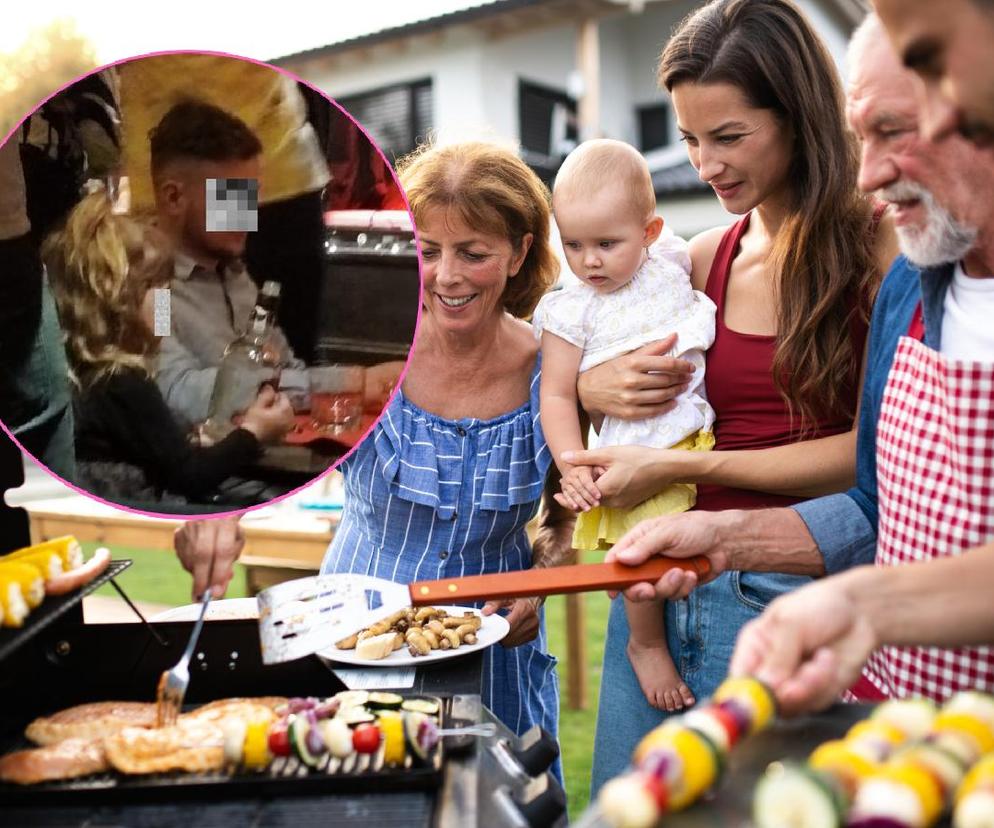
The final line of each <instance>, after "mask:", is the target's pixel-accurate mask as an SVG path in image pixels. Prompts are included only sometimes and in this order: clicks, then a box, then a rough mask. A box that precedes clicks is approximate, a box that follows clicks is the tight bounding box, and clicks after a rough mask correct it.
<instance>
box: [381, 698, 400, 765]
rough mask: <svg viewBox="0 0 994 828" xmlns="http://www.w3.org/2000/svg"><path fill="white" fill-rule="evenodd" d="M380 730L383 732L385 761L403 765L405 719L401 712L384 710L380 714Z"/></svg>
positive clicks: (389, 763) (390, 763)
mask: <svg viewBox="0 0 994 828" xmlns="http://www.w3.org/2000/svg"><path fill="white" fill-rule="evenodd" d="M379 724H380V732H381V733H382V734H383V761H384V763H385V764H387V765H403V764H404V757H405V755H406V753H405V751H404V720H403V719H402V718H401V716H400V714H399V713H393V712H387V711H384V712H383V713H381V714H380V722H379Z"/></svg>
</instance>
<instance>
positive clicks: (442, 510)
mask: <svg viewBox="0 0 994 828" xmlns="http://www.w3.org/2000/svg"><path fill="white" fill-rule="evenodd" d="M539 370H540V364H539V360H536V363H535V368H534V369H533V371H532V378H531V391H530V395H529V401H528V402H527V403H526V404H525V405H523V406H521V407H520V408H517V409H515V410H514V411H509V412H507V413H506V414H502V415H500V416H499V417H495V418H493V419H490V420H478V419H473V418H466V419H460V420H447V419H443V418H441V417H438V416H436V415H434V414H432V413H430V412H428V411H424V410H423V409H421V408H419V407H418V406H416V405H414V404H413V403H412V402H410V401H409V400H407V399H405V398H404V395H403V392H402V391H398V393H397V394H396V396H395V397H394V399H393V401H392V402H391V404H390V405H389V407H388V408H387V410H386V411H385V412H384V414H383V417H382V418H381V420H380V422H379V423H378V424H377V426H376V428H375V429H374V430H373V433H372V434H371V435H370V436H369V437H367V438H366V440H364V441H363V442H362V443H361V444H360V445H359V447H358V448H357V449H356V451H355V453H354V454H352V456H351V457H349V458H348V460H346V461H345V462H344V463H342V465H341V466H340V470H341V471H342V472H343V474H344V475H345V509H344V512H343V514H342V520H341V523H340V524H339V526H338V530H337V532H336V533H335V538H334V540H333V541H332V542H331V546H330V547H329V548H328V552H327V554H326V555H325V558H324V561H323V563H322V565H321V571H322V573H332V572H357V573H363V574H367V575H373V576H375V577H378V578H386V579H389V580H392V581H396V582H399V583H410V582H412V581H419V580H434V579H436V578H448V577H453V576H458V575H482V574H484V573H489V572H503V571H506V570H519V569H527V568H528V567H530V566H531V557H532V550H531V545H530V544H529V542H528V537H527V536H526V534H525V525H526V524H527V523H528V521H529V520H531V518H532V517H533V516H534V515H535V512H536V511H537V509H538V504H539V500H540V498H541V496H542V490H543V488H544V485H545V479H546V475H547V473H548V470H549V464H550V461H551V457H550V455H549V449H548V447H547V446H546V443H545V438H544V436H543V435H542V429H541V425H540V424H539V414H538V400H539ZM555 666H556V659H555V658H553V657H552V656H550V655H549V654H548V648H547V644H546V632H545V620H544V618H543V619H542V624H541V628H540V633H539V636H538V638H537V639H535V640H534V641H532V642H530V643H528V644H524V645H522V646H520V647H513V648H510V649H505V648H504V647H501V646H500V645H497V646H495V647H491V648H489V649H488V650H487V651H486V655H485V658H484V682H483V684H484V687H483V701H484V704H486V705H487V706H488V707H489V708H490V709H491V710H492V711H493V712H494V713H495V714H496V715H497V716H498V717H499V718H500V720H501V721H502V722H504V723H505V724H506V725H507V726H508V727H509V728H510V729H511V730H513V731H514V732H515V733H517V734H519V735H520V734H521V733H523V732H524V731H525V730H527V729H528V728H529V727H531V726H532V725H533V724H536V723H537V724H541V725H542V727H544V728H545V729H546V730H547V731H548V732H549V733H551V734H553V735H556V732H557V725H558V720H559V685H558V681H557V678H556V671H555ZM556 770H557V773H558V763H557V767H556Z"/></svg>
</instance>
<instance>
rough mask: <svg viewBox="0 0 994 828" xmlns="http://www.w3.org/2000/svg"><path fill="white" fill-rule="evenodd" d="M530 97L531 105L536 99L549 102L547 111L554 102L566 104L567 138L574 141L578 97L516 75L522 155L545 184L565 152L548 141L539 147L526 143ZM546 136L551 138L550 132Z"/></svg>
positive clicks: (561, 160) (560, 162)
mask: <svg viewBox="0 0 994 828" xmlns="http://www.w3.org/2000/svg"><path fill="white" fill-rule="evenodd" d="M529 97H531V99H532V100H531V106H534V104H535V103H536V101H537V102H542V101H545V102H548V103H549V106H550V112H551V109H552V108H553V107H554V106H555V105H557V104H559V105H562V106H565V107H566V109H567V112H568V115H569V116H570V119H569V120H568V121H567V130H566V139H567V140H568V141H573V142H574V143H576V142H578V141H579V128H578V121H577V101H576V99H575V98H573V97H572V96H571V95H569V93H567V92H566V91H565V90H563V89H556V88H555V87H553V86H549V85H548V84H544V83H538V82H536V81H533V80H529V79H528V78H523V77H520V76H519V77H518V137H519V140H520V144H521V155H522V158H523V159H524V160H525V163H527V164H528V166H530V167H531V168H532V169H533V170H534V171H535V172H536V173H537V174H538V176H539V177H540V178H541V179H542V180H543V181H545V182H546V183H547V184H548V183H551V181H552V179H553V178H554V177H555V175H556V172H557V171H558V170H559V166H560V165H561V164H562V162H563V158H564V157H565V156H564V154H563V153H562V152H557V151H554V150H555V148H554V147H552V146H550V145H549V144H548V143H546V144H544V145H543V146H541V147H539V146H537V145H531V146H529V139H530V135H529V129H528V124H527V120H528V117H529V115H530V114H531V107H530V105H529ZM550 117H551V115H550ZM550 126H551V125H550ZM548 137H550V138H551V135H549V136H548Z"/></svg>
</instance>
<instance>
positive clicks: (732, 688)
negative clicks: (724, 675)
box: [714, 676, 776, 733]
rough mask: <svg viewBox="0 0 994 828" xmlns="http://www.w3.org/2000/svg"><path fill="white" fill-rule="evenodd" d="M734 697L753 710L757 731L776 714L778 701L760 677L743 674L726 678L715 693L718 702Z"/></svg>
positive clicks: (753, 723)
mask: <svg viewBox="0 0 994 828" xmlns="http://www.w3.org/2000/svg"><path fill="white" fill-rule="evenodd" d="M726 699H732V700H735V701H738V702H743V703H744V704H746V705H747V706H748V707H749V708H750V709H751V710H752V728H751V730H750V731H749V732H750V733H757V732H759V731H760V730H762V729H763V728H765V727H766V726H767V725H768V724H769V723H770V720H771V719H772V718H773V717H774V716H775V715H776V703H775V702H774V701H773V694H772V693H771V692H770V689H769V688H768V687H767V686H766V685H765V684H763V683H762V682H761V681H759V680H758V679H754V678H750V677H746V676H742V677H739V678H730V679H725V680H724V681H723V682H722V683H721V685H720V686H719V687H718V689H717V691H715V694H714V700H715V701H716V702H722V701H725V700H726Z"/></svg>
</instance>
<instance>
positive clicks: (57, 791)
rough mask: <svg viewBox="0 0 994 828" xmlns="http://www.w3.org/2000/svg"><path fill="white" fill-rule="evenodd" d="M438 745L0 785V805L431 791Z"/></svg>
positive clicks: (445, 708)
mask: <svg viewBox="0 0 994 828" xmlns="http://www.w3.org/2000/svg"><path fill="white" fill-rule="evenodd" d="M413 698H424V699H429V698H430V699H431V701H435V702H437V703H438V704H439V705H440V714H441V716H442V720H443V722H451V699H450V698H446V699H444V700H443V699H441V698H436V697H428V696H418V697H413ZM29 746H30V745H28V744H27V743H24V742H23V740H22V741H21V743H19V744H17V745H8V746H7V747H6V749H5V750H2V751H0V752H2V753H6V752H8V751H10V750H17V749H20V748H23V747H29ZM443 750H444V748H443V745H442V743H441V742H440V743H439V744H438V746H437V747H436V748H435V749H434V750H433V751H432V753H431V755H430V757H429V759H430V761H429V762H428V763H425V764H421V763H415V762H414V759H413V757H412V756H410V755H407V756H405V759H404V764H403V766H388V765H386V764H385V763H384V761H383V745H380V749H379V750H378V751H377V752H376V753H375V754H356V753H353V754H352V755H351V756H349V757H347V758H346V759H344V760H342V759H336V758H334V757H332V756H331V755H330V754H326V755H325V756H324V757H323V758H322V761H321V763H320V764H319V765H318V766H317V767H316V768H308V767H307V766H306V765H304V764H303V763H302V762H301V761H299V760H298V759H296V758H295V757H292V756H290V757H277V758H276V759H274V760H273V762H271V763H270V765H269V766H268V767H267V768H266V769H264V770H261V771H256V772H252V771H215V772H208V773H185V772H182V771H177V772H171V773H158V774H145V775H136V776H127V775H124V774H118V773H116V772H108V773H102V774H95V775H92V776H87V777H82V778H79V779H67V780H60V781H55V782H43V783H39V784H37V785H25V786H22V785H14V784H5V783H0V805H11V804H45V805H52V804H55V803H70V802H73V803H74V802H81V803H82V802H86V803H96V802H111V801H112V802H114V803H118V802H124V801H127V802H142V801H153V800H161V799H169V800H174V799H176V798H179V797H182V798H193V799H215V798H219V797H260V796H275V795H294V796H307V795H309V794H318V793H322V794H324V793H358V792H362V791H374V790H376V791H382V790H392V791H410V790H432V789H434V788H437V787H438V786H439V785H440V783H441V779H442V770H443V762H444V756H443Z"/></svg>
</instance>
